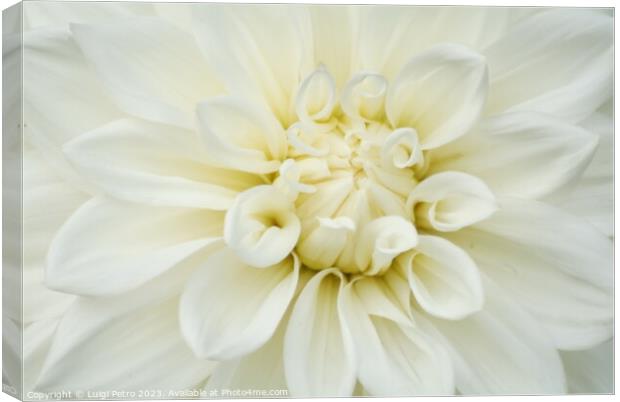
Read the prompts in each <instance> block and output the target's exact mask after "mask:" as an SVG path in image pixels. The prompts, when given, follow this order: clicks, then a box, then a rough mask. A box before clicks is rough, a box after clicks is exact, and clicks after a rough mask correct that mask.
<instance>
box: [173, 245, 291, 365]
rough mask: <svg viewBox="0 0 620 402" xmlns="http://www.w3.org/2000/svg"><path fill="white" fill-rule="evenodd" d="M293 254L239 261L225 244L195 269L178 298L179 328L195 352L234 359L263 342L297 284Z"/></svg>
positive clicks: (272, 331)
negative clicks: (258, 262) (255, 262)
mask: <svg viewBox="0 0 620 402" xmlns="http://www.w3.org/2000/svg"><path fill="white" fill-rule="evenodd" d="M298 278H299V262H298V260H297V257H295V256H294V255H293V256H292V257H290V258H288V259H286V260H284V261H282V262H281V263H278V264H276V265H273V266H270V267H269V268H265V269H256V268H254V267H252V266H248V265H247V264H244V263H243V262H242V261H240V260H239V259H238V258H237V256H235V255H234V253H233V252H232V251H231V250H230V249H228V248H224V249H222V250H221V251H219V252H217V253H215V254H213V255H212V256H210V257H209V258H208V259H207V260H206V262H205V264H204V266H203V267H201V268H200V269H199V270H197V271H196V272H195V273H194V276H193V278H191V279H190V280H189V281H188V285H187V287H186V288H185V291H184V292H183V295H182V297H181V304H180V320H181V330H182V332H183V335H184V337H185V339H186V340H187V342H188V344H189V345H190V346H191V348H192V350H193V351H194V353H195V354H196V355H197V356H199V357H201V358H206V359H216V360H223V359H226V360H228V359H233V358H236V357H240V356H243V355H245V354H247V353H250V352H252V351H254V350H256V349H258V348H259V347H260V346H262V345H263V344H265V342H267V341H268V340H269V338H271V336H272V335H273V333H274V332H275V330H276V328H277V326H278V323H279V322H280V320H281V319H282V316H283V315H284V313H285V311H286V309H287V307H288V305H289V303H290V301H291V299H292V297H293V294H294V293H295V289H296V287H297V280H298Z"/></svg>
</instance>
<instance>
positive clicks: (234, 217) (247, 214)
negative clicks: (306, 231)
mask: <svg viewBox="0 0 620 402" xmlns="http://www.w3.org/2000/svg"><path fill="white" fill-rule="evenodd" d="M294 208H295V206H294V204H293V203H292V202H291V201H290V200H289V199H288V198H287V197H286V195H284V194H282V193H281V192H279V191H278V190H277V189H276V188H275V187H273V186H270V185H263V186H256V187H253V188H251V189H249V190H247V191H245V192H243V193H241V194H239V196H238V197H237V198H236V200H235V202H234V204H233V205H232V206H231V207H230V209H229V210H228V212H227V213H226V220H225V224H224V240H225V241H226V244H227V245H228V246H229V247H230V248H231V249H232V250H233V251H234V252H235V253H236V254H237V256H238V257H239V258H240V259H241V260H242V261H243V262H245V263H246V264H249V265H251V266H253V267H259V268H264V267H268V266H270V265H273V264H277V263H279V262H280V261H282V260H283V259H284V258H286V257H287V256H288V255H289V254H290V253H291V251H292V250H293V248H294V247H295V245H296V244H297V239H298V238H299V233H300V232H301V225H300V223H299V218H298V217H297V215H295V213H294V211H293V210H294Z"/></svg>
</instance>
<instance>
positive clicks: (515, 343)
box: [432, 283, 566, 395]
mask: <svg viewBox="0 0 620 402" xmlns="http://www.w3.org/2000/svg"><path fill="white" fill-rule="evenodd" d="M485 293H486V294H487V300H488V302H487V303H486V304H485V308H484V310H482V311H480V312H478V313H476V314H474V315H471V316H469V317H467V318H465V319H463V320H459V321H448V320H441V319H433V320H432V324H433V325H434V326H435V327H436V328H437V329H438V330H439V331H440V333H441V334H443V336H444V337H445V338H446V339H447V341H448V344H447V345H446V346H447V347H449V348H450V349H451V350H452V353H454V354H455V356H454V358H455V361H459V362H460V364H459V365H457V366H455V367H457V376H456V386H457V389H458V390H459V392H460V393H461V394H463V395H469V394H474V395H497V394H519V395H523V394H563V393H565V392H566V391H565V380H564V372H563V369H562V363H561V361H560V357H559V354H558V352H557V351H556V349H555V347H554V346H553V344H552V343H551V342H549V340H548V336H547V334H546V332H545V331H543V330H541V328H540V326H539V325H538V323H537V322H536V321H535V320H533V319H532V318H531V317H530V316H529V315H528V314H527V313H525V312H524V311H523V310H521V309H519V308H518V306H515V305H514V304H513V303H512V301H511V300H510V299H508V298H505V297H504V296H503V295H501V293H500V292H499V291H498V290H497V289H496V288H495V287H493V286H492V284H491V283H485Z"/></svg>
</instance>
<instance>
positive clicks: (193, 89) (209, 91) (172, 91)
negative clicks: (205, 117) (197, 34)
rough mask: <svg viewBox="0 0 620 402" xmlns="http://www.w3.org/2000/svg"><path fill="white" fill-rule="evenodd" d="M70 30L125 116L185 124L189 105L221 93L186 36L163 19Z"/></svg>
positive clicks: (189, 116)
mask: <svg viewBox="0 0 620 402" xmlns="http://www.w3.org/2000/svg"><path fill="white" fill-rule="evenodd" d="M71 31H72V32H73V36H74V38H75V39H76V41H77V42H78V45H79V46H80V48H81V49H82V52H83V53H84V55H85V56H86V57H87V58H88V59H89V60H90V62H91V63H93V65H94V67H95V69H96V70H97V72H98V73H99V74H100V75H101V76H102V77H103V81H104V83H105V87H106V89H107V91H108V92H109V93H110V95H111V96H112V97H113V98H114V100H115V102H116V103H117V105H118V106H119V107H120V108H121V109H123V110H124V111H125V112H127V113H129V114H131V115H134V116H137V117H141V118H144V119H147V120H152V121H156V122H161V123H167V124H173V125H178V126H180V127H185V128H191V127H193V118H192V117H193V111H194V107H195V104H196V103H197V102H198V101H199V100H201V99H204V98H208V97H210V96H213V95H215V94H217V93H220V92H221V86H220V84H219V83H218V82H217V81H216V79H215V78H214V75H213V73H212V72H211V70H210V69H209V68H208V67H207V65H206V64H205V62H204V59H203V58H202V56H201V54H200V50H199V49H198V48H197V47H196V46H195V45H194V39H193V38H192V37H191V35H189V34H188V33H186V32H183V31H181V30H180V29H178V28H176V27H175V26H173V25H172V24H169V23H167V22H166V21H165V20H163V19H160V18H129V19H122V20H118V21H115V22H113V23H111V22H109V21H108V22H106V23H105V24H100V25H85V24H72V25H71Z"/></svg>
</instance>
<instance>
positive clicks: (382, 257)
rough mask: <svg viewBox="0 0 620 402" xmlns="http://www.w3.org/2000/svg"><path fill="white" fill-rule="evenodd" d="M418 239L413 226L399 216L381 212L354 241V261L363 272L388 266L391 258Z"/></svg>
mask: <svg viewBox="0 0 620 402" xmlns="http://www.w3.org/2000/svg"><path fill="white" fill-rule="evenodd" d="M417 243H418V233H417V231H416V228H415V226H413V225H412V224H411V222H409V221H408V220H406V219H405V218H403V217H401V216H393V215H388V216H383V217H381V218H377V219H374V220H372V221H371V222H370V223H368V224H367V225H366V226H365V227H364V228H362V231H361V233H360V237H359V239H358V241H357V248H356V255H355V262H356V264H357V266H358V268H359V269H360V270H361V271H363V272H364V273H365V274H366V275H376V274H378V273H381V272H384V271H385V270H386V269H388V268H389V267H390V265H391V264H392V261H393V260H394V258H396V257H397V256H398V255H400V254H402V253H404V252H406V251H409V250H411V249H412V248H414V247H415V246H416V244H417Z"/></svg>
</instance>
